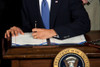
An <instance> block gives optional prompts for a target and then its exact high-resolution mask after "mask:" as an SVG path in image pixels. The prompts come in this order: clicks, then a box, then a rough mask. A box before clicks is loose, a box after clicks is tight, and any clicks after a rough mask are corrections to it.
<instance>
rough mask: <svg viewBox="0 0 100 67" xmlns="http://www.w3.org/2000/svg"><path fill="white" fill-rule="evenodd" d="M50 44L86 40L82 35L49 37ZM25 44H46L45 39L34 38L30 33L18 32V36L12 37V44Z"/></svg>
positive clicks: (74, 42) (75, 42)
mask: <svg viewBox="0 0 100 67" xmlns="http://www.w3.org/2000/svg"><path fill="white" fill-rule="evenodd" d="M50 42H51V44H55V45H59V44H67V43H68V44H70V43H71V44H72V43H73V44H80V43H83V42H86V40H85V37H84V35H79V36H75V37H72V38H68V39H64V40H59V39H55V38H50ZM25 45H47V42H46V39H34V38H33V36H32V33H24V35H21V34H19V35H18V36H14V37H12V46H25Z"/></svg>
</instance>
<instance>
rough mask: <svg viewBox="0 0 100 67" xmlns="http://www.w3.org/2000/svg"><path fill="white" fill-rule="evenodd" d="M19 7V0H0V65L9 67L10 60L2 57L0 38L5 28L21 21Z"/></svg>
mask: <svg viewBox="0 0 100 67" xmlns="http://www.w3.org/2000/svg"><path fill="white" fill-rule="evenodd" d="M20 8H21V0H0V61H1V63H0V67H6V66H7V67H11V66H10V61H9V60H5V59H3V58H2V46H1V43H2V42H1V40H2V38H4V33H5V31H6V30H7V29H9V28H10V27H12V26H15V25H16V26H17V25H19V23H20V22H21V18H20V17H21V16H20ZM5 46H6V44H5Z"/></svg>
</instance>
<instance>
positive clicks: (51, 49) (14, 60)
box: [2, 31, 100, 67]
mask: <svg viewBox="0 0 100 67" xmlns="http://www.w3.org/2000/svg"><path fill="white" fill-rule="evenodd" d="M85 36H86V39H87V41H91V40H97V39H100V31H91V32H89V33H87V34H86V35H85ZM2 46H3V45H2ZM69 47H74V48H78V49H80V50H82V51H83V52H85V54H86V55H87V56H88V57H89V60H90V65H91V66H90V67H99V66H100V49H98V48H95V47H90V46H88V45H84V46H82V45H81V46H75V45H74V46H41V47H39V46H37V47H18V48H9V49H8V50H7V51H6V52H3V58H4V59H10V60H11V65H12V67H53V60H54V58H55V56H56V55H57V54H58V53H59V52H60V51H61V50H63V49H65V48H69ZM3 51H4V49H3Z"/></svg>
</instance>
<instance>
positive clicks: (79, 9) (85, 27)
mask: <svg viewBox="0 0 100 67" xmlns="http://www.w3.org/2000/svg"><path fill="white" fill-rule="evenodd" d="M69 3H70V4H69V8H70V11H71V18H72V21H71V22H69V24H66V25H62V26H58V27H55V28H54V30H55V31H56V32H57V34H58V35H59V36H60V39H63V38H69V37H73V36H77V35H80V34H85V33H87V32H88V31H89V30H90V20H89V17H88V14H87V12H86V10H85V9H84V6H83V4H82V1H81V0H69ZM66 19H67V18H66ZM66 23H67V22H66Z"/></svg>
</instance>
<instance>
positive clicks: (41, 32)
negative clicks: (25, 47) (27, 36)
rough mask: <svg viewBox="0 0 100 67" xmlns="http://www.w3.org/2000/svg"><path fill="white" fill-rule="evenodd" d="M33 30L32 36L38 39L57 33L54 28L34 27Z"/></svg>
mask: <svg viewBox="0 0 100 67" xmlns="http://www.w3.org/2000/svg"><path fill="white" fill-rule="evenodd" d="M32 32H33V34H32V36H33V37H34V38H36V39H47V38H51V37H53V36H56V35H57V34H56V32H55V31H54V30H53V29H41V28H34V29H32Z"/></svg>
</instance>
